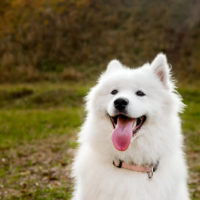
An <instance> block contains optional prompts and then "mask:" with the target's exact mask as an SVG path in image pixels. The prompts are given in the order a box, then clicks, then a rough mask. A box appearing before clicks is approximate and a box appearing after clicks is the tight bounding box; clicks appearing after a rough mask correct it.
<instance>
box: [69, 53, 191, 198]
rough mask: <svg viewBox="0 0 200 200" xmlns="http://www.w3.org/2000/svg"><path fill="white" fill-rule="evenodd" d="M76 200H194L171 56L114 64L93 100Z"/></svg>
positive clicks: (76, 170) (76, 168)
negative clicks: (134, 63)
mask: <svg viewBox="0 0 200 200" xmlns="http://www.w3.org/2000/svg"><path fill="white" fill-rule="evenodd" d="M86 110H87V118H86V120H85V123H84V125H83V126H82V129H81V132H80V135H79V143H80V146H79V150H78V153H77V155H76V158H75V161H74V165H73V176H74V177H75V188H74V194H73V197H72V199H73V200H189V194H188V188H187V167H186V162H185V159H184V153H183V136H182V133H181V122H180V118H179V113H180V112H181V111H182V110H183V103H182V102H181V98H180V96H179V95H178V93H177V92H176V90H175V86H174V83H173V81H172V80H171V76H170V68H169V65H168V63H167V59H166V56H165V55H164V54H162V53H160V54H158V55H157V56H156V58H155V59H154V60H153V62H152V63H146V64H144V65H143V66H142V67H139V68H136V69H130V68H127V67H125V66H123V65H122V64H121V63H120V62H119V61H117V60H112V61H111V62H110V63H109V64H108V67H107V70H106V71H105V72H104V73H103V74H102V75H101V77H100V78H99V81H98V83H97V85H96V86H95V87H93V88H92V89H91V91H90V92H89V94H88V96H87V106H86Z"/></svg>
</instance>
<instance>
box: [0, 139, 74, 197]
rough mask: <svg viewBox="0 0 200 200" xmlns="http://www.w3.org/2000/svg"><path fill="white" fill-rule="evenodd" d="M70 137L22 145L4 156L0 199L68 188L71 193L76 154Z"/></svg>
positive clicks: (1, 161)
mask: <svg viewBox="0 0 200 200" xmlns="http://www.w3.org/2000/svg"><path fill="white" fill-rule="evenodd" d="M69 140H73V139H72V138H69V135H62V136H56V137H50V138H48V139H43V140H40V141H35V142H32V143H31V144H25V145H24V144H21V145H19V146H17V147H16V148H13V149H5V150H3V151H2V152H1V153H0V155H1V156H0V158H1V160H0V169H1V170H0V177H1V178H0V199H8V198H11V197H16V198H20V197H22V196H24V194H29V195H30V194H33V193H34V192H36V191H37V190H41V189H45V188H49V189H53V188H58V187H62V188H66V192H67V193H68V192H69V193H70V192H71V189H72V178H71V176H70V174H71V173H70V169H71V167H70V165H71V163H72V157H73V155H74V152H75V150H74V148H72V147H71V145H70V143H69V142H68V141H69Z"/></svg>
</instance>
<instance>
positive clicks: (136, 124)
mask: <svg viewBox="0 0 200 200" xmlns="http://www.w3.org/2000/svg"><path fill="white" fill-rule="evenodd" d="M110 119H111V122H112V125H113V128H114V131H113V134H112V141H113V144H114V147H115V148H116V149H117V150H119V151H125V150H127V149H128V147H129V145H130V142H131V138H132V137H133V136H134V135H135V134H136V133H137V131H138V130H139V129H140V128H141V127H142V125H143V124H144V122H145V120H146V116H145V115H143V116H141V117H138V118H130V117H127V116H125V115H117V116H114V117H110Z"/></svg>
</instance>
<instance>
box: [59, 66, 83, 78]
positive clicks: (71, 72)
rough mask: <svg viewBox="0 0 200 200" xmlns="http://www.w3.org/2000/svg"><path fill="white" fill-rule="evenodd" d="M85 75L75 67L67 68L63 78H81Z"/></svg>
mask: <svg viewBox="0 0 200 200" xmlns="http://www.w3.org/2000/svg"><path fill="white" fill-rule="evenodd" d="M83 78H84V75H83V74H82V73H80V72H79V71H77V70H76V69H74V68H69V69H65V70H64V71H63V73H62V79H63V80H80V79H83Z"/></svg>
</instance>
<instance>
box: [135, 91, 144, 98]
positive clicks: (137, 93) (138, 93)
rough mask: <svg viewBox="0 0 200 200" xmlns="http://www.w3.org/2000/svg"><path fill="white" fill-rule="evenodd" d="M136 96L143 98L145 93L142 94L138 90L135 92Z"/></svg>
mask: <svg viewBox="0 0 200 200" xmlns="http://www.w3.org/2000/svg"><path fill="white" fill-rule="evenodd" d="M136 95H137V96H140V97H143V96H145V93H144V92H142V91H141V90H138V91H137V92H136Z"/></svg>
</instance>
